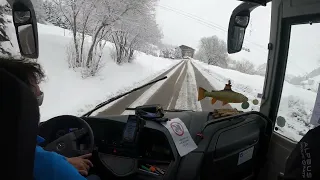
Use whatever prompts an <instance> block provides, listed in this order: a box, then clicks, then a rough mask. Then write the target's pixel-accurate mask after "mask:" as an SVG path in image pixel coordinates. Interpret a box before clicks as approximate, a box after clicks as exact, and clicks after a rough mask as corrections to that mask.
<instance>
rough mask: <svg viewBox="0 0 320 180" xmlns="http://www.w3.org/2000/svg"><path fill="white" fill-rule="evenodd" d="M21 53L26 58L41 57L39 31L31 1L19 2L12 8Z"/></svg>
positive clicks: (20, 0)
mask: <svg viewBox="0 0 320 180" xmlns="http://www.w3.org/2000/svg"><path fill="white" fill-rule="evenodd" d="M12 16H13V24H14V26H15V30H16V35H17V40H18V44H19V49H20V53H21V55H22V56H24V57H28V58H34V59H35V58H38V57H39V42H38V29H37V20H36V16H35V12H34V9H33V6H32V3H31V2H30V1H23V0H18V1H15V2H14V3H13V7H12Z"/></svg>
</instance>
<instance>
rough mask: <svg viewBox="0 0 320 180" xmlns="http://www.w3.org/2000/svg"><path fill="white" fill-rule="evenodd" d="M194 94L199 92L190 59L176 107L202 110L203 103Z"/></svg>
mask: <svg viewBox="0 0 320 180" xmlns="http://www.w3.org/2000/svg"><path fill="white" fill-rule="evenodd" d="M194 94H198V89H197V83H196V77H195V74H194V69H193V67H192V65H191V62H190V61H188V63H187V73H186V77H185V78H184V81H183V83H182V87H181V91H180V92H179V97H178V99H177V102H176V106H175V109H184V110H194V111H202V107H201V104H200V102H199V101H198V99H197V96H194Z"/></svg>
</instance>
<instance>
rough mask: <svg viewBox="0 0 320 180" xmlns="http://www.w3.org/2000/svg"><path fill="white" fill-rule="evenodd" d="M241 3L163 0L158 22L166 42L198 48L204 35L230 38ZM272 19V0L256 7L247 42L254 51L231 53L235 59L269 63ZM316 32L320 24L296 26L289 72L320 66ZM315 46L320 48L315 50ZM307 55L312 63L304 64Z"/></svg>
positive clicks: (159, 9)
mask: <svg viewBox="0 0 320 180" xmlns="http://www.w3.org/2000/svg"><path fill="white" fill-rule="evenodd" d="M240 3H241V2H239V1H237V0H200V1H199V0H160V2H159V3H158V7H157V21H158V24H159V25H160V27H161V28H162V31H163V34H164V38H163V42H164V43H168V44H172V45H181V44H185V45H187V46H191V47H193V48H195V49H197V48H198V43H199V40H200V39H201V38H202V37H208V36H213V35H217V36H218V37H220V38H221V39H223V40H225V41H226V40H227V30H228V24H229V18H230V15H231V13H232V11H233V9H234V8H235V7H237V5H239V4H240ZM197 19H198V20H197ZM270 20H271V4H270V3H269V4H268V6H267V7H259V8H257V9H255V10H254V11H253V12H252V13H251V20H250V24H249V26H248V28H247V31H246V36H245V40H247V41H246V42H245V45H244V46H245V47H248V48H250V50H251V52H250V53H248V52H245V51H242V52H240V53H236V54H234V55H231V58H233V59H236V60H242V59H248V60H250V61H251V62H252V63H254V64H255V65H260V64H263V63H266V62H267V55H268V54H267V44H268V42H269V33H270ZM216 27H218V28H216ZM316 32H320V26H319V24H317V25H313V26H310V25H307V26H306V25H303V26H301V27H300V28H295V29H294V28H293V32H292V33H295V35H294V37H297V39H296V40H294V41H292V42H295V45H294V46H292V47H291V50H290V55H289V58H290V61H291V63H289V65H288V67H289V68H288V71H290V73H291V74H294V73H296V74H302V73H305V72H306V71H308V72H310V71H311V70H312V69H314V67H315V66H319V62H318V61H317V57H319V59H320V51H319V48H320V33H316ZM292 39H293V36H292ZM304 39H308V41H304ZM316 39H318V40H316ZM306 43H307V44H306ZM302 44H303V46H301V45H302ZM310 47H312V48H310ZM311 49H312V50H314V49H318V50H317V51H316V52H315V51H311ZM311 54H312V55H311ZM307 55H311V56H310V57H309V56H308V60H310V63H303V61H301V59H302V58H305V57H306V56H307Z"/></svg>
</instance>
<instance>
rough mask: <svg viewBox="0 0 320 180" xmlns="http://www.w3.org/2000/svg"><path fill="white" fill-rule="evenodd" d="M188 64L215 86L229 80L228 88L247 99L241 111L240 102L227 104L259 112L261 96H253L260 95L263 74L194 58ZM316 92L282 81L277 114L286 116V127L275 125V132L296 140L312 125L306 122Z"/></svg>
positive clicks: (310, 112)
mask: <svg viewBox="0 0 320 180" xmlns="http://www.w3.org/2000/svg"><path fill="white" fill-rule="evenodd" d="M192 63H193V64H194V65H195V66H196V67H197V68H198V69H199V71H201V72H202V73H203V75H204V76H205V77H206V78H207V79H208V80H209V81H210V82H211V84H212V86H213V87H215V88H216V89H218V90H219V89H223V88H224V85H225V84H226V83H227V81H228V80H231V81H232V89H233V90H234V91H237V92H240V93H243V94H244V95H246V96H247V97H248V98H249V104H250V108H248V109H246V110H244V109H242V108H241V104H231V106H232V107H234V108H237V109H240V110H243V111H251V110H255V111H259V107H260V103H261V102H260V101H261V99H260V98H257V96H258V93H261V94H262V92H263V85H264V79H265V78H264V77H262V76H258V75H249V74H245V73H241V72H238V71H235V70H230V69H223V68H220V67H217V66H212V65H208V64H206V63H203V62H200V61H198V60H192ZM316 95H317V94H316V93H315V92H313V91H308V90H306V89H303V88H302V87H299V86H296V85H292V84H290V83H288V82H286V81H285V82H284V87H283V93H282V97H281V103H280V108H279V112H278V116H283V117H284V118H285V119H286V126H285V127H283V128H280V127H278V128H279V131H278V132H279V133H280V134H282V135H285V136H286V137H288V138H290V139H293V140H296V141H299V140H300V139H301V138H302V136H303V135H304V134H305V133H306V132H307V131H308V130H309V129H310V128H312V125H310V124H309V122H310V119H311V115H312V111H313V106H314V103H315V99H316ZM253 99H258V100H259V104H258V105H253V104H252V100H253Z"/></svg>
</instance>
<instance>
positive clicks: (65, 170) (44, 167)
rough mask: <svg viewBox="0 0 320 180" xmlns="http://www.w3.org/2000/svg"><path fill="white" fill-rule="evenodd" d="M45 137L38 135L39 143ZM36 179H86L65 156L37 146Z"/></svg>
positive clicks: (35, 160)
mask: <svg viewBox="0 0 320 180" xmlns="http://www.w3.org/2000/svg"><path fill="white" fill-rule="evenodd" d="M43 141H44V139H43V138H41V137H40V136H38V137H37V143H38V144H39V143H41V142H43ZM33 174H34V179H35V180H86V178H85V177H83V176H82V175H81V174H80V173H79V172H78V170H77V169H76V168H75V167H73V166H72V165H71V164H70V163H69V162H68V161H67V159H66V158H65V157H64V156H61V155H59V154H57V153H55V152H49V151H46V150H44V149H43V148H42V147H40V146H37V147H36V152H35V159H34V170H33Z"/></svg>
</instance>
